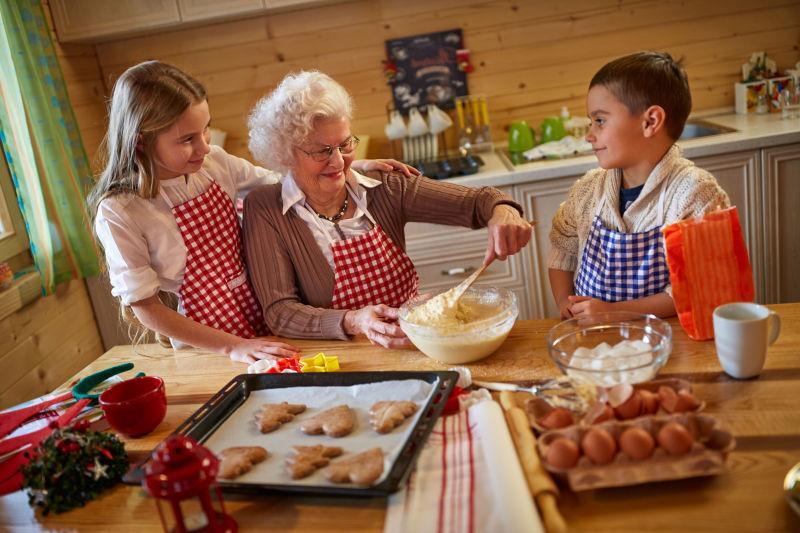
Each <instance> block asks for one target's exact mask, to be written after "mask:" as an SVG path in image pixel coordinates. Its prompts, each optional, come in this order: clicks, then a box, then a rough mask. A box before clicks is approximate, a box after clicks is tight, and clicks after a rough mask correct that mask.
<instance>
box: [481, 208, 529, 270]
mask: <svg viewBox="0 0 800 533" xmlns="http://www.w3.org/2000/svg"><path fill="white" fill-rule="evenodd" d="M487 228H488V229H489V243H488V244H487V246H486V256H485V257H484V259H483V263H484V264H488V263H490V262H491V261H493V260H494V259H495V258H497V259H500V260H501V261H502V260H505V258H506V257H508V256H509V255H514V254H515V253H517V252H519V251H520V250H522V249H523V248H524V247H525V246H526V245H527V244H528V242H530V240H531V233H532V231H533V226H531V225H530V224H529V223H528V222H527V221H526V220H525V219H524V218H522V217H521V216H519V212H518V211H517V210H516V209H515V208H513V207H511V206H510V205H505V204H501V205H498V206H496V207H495V208H494V211H492V218H490V219H489V223H488V224H487Z"/></svg>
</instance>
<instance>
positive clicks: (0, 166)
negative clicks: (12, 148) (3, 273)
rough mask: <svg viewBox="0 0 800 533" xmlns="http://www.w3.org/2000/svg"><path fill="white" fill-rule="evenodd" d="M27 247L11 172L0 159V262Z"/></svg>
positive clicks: (3, 158)
mask: <svg viewBox="0 0 800 533" xmlns="http://www.w3.org/2000/svg"><path fill="white" fill-rule="evenodd" d="M0 148H2V145H0ZM29 247H30V245H29V244H28V233H27V232H26V231H25V223H24V222H23V220H22V214H21V213H20V211H19V205H18V204H17V193H16V192H15V190H14V184H13V183H12V182H11V172H9V170H8V164H7V163H6V158H5V157H0V261H8V260H10V259H12V258H16V256H18V255H20V254H22V253H23V252H25V251H27V250H28V248H29ZM25 255H27V254H25ZM17 259H19V258H17ZM12 268H14V265H12Z"/></svg>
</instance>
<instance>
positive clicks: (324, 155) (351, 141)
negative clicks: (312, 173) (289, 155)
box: [296, 135, 359, 163]
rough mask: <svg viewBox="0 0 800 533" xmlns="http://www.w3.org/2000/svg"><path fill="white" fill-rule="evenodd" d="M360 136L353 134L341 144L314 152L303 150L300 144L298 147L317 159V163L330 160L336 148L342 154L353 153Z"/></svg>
mask: <svg viewBox="0 0 800 533" xmlns="http://www.w3.org/2000/svg"><path fill="white" fill-rule="evenodd" d="M358 142H359V138H358V137H356V136H355V135H351V136H350V137H349V138H348V139H347V140H346V141H344V142H343V143H342V144H340V145H339V146H326V147H325V148H323V149H322V150H315V151H313V152H308V151H306V150H303V149H302V148H300V147H299V146H297V147H296V148H297V149H298V150H300V151H301V152H303V153H304V154H306V155H307V156H308V157H310V158H311V159H313V160H314V161H316V162H317V163H323V162H325V161H329V160H330V158H331V157H332V156H333V151H334V150H339V153H340V154H342V155H348V154H352V153H353V152H354V151H355V149H356V146H358Z"/></svg>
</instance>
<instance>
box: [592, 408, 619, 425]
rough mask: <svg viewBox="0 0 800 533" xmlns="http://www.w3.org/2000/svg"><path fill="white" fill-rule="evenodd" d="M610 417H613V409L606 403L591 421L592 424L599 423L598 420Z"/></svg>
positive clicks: (609, 418) (601, 420)
mask: <svg viewBox="0 0 800 533" xmlns="http://www.w3.org/2000/svg"><path fill="white" fill-rule="evenodd" d="M612 418H614V410H613V409H612V408H611V406H610V405H608V404H606V406H605V407H604V408H603V411H602V412H601V413H600V414H599V415H597V418H595V419H594V420H593V421H592V424H599V423H600V422H605V421H606V420H611V419H612Z"/></svg>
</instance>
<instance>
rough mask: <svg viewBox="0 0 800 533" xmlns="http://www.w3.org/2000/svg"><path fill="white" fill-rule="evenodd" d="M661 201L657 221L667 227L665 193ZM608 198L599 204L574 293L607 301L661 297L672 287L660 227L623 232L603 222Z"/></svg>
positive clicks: (662, 192) (662, 190)
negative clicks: (668, 287)
mask: <svg viewBox="0 0 800 533" xmlns="http://www.w3.org/2000/svg"><path fill="white" fill-rule="evenodd" d="M665 189H666V187H664V186H662V188H661V194H660V195H659V198H658V220H660V221H661V224H662V225H663V224H664V191H665ZM604 204H605V196H604V197H603V199H602V200H600V202H598V206H597V211H596V212H595V217H594V222H593V223H592V229H591V230H590V231H589V238H588V239H587V240H586V245H585V246H584V248H583V254H582V256H581V262H580V266H579V267H578V275H577V276H576V278H575V294H577V295H578V296H590V297H592V298H597V299H599V300H603V301H604V302H619V301H623V300H635V299H637V298H643V297H645V296H652V295H654V294H658V293H660V292H662V291H663V290H664V288H665V287H666V286H667V285H669V270H668V269H667V257H666V254H665V253H664V237H663V235H662V234H661V226H657V227H655V228H652V229H649V230H647V231H643V232H641V233H621V232H619V231H614V230H610V229H608V228H606V227H605V226H604V225H603V222H602V221H601V220H600V212H601V211H602V209H603V205H604Z"/></svg>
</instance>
